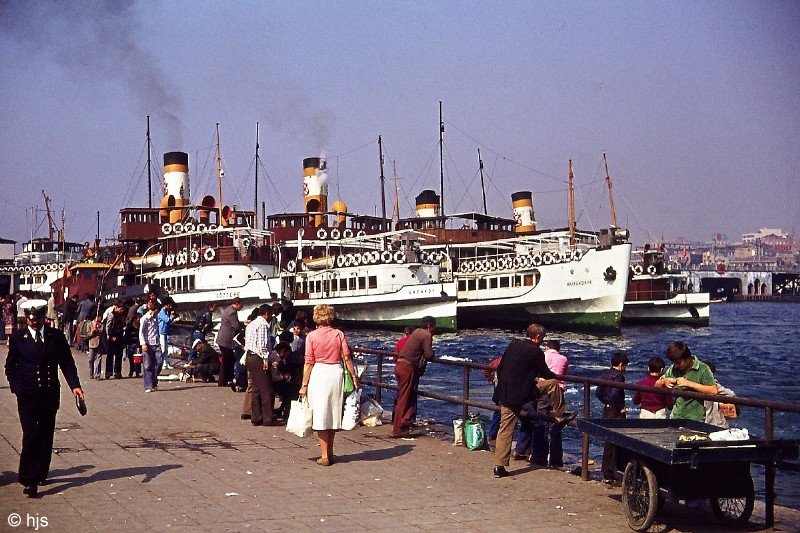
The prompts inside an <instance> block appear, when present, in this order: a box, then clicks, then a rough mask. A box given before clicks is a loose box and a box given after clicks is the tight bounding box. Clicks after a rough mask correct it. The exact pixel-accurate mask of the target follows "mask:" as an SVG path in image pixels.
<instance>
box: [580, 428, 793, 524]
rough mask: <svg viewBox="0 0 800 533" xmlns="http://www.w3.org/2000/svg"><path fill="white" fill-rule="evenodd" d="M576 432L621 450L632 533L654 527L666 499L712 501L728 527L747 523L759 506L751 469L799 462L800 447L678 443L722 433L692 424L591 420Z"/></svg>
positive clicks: (779, 443) (747, 442) (624, 500)
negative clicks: (755, 508)
mask: <svg viewBox="0 0 800 533" xmlns="http://www.w3.org/2000/svg"><path fill="white" fill-rule="evenodd" d="M578 429H580V430H581V431H583V432H585V433H588V434H589V435H590V436H592V437H597V438H601V439H605V440H606V441H607V442H610V443H612V444H614V445H616V446H617V452H616V461H617V465H616V466H617V470H618V471H620V472H622V473H623V477H622V503H623V505H624V506H625V514H626V516H627V519H628V525H629V526H630V527H631V529H633V530H634V531H645V530H647V529H648V528H649V527H650V526H651V525H652V523H653V520H654V519H655V516H656V513H657V512H658V510H659V508H660V507H661V504H662V503H663V501H664V500H663V498H664V494H665V493H669V494H670V495H671V496H672V497H673V498H674V499H682V500H693V499H706V498H708V499H709V500H710V503H711V508H712V509H713V511H714V514H716V516H717V518H719V519H720V521H722V522H723V523H724V524H726V525H729V526H735V525H741V524H744V523H746V522H747V521H748V520H749V519H750V515H751V514H752V512H753V504H754V501H755V493H754V489H753V478H752V476H751V475H750V464H751V463H761V464H769V463H776V462H781V461H783V460H785V459H793V458H797V456H798V442H800V441H796V440H769V441H768V440H763V439H758V438H751V439H749V440H743V441H721V442H714V441H708V440H701V441H688V442H682V441H680V437H681V436H682V435H685V436H687V437H691V436H692V435H698V436H708V434H709V433H712V432H715V431H720V430H721V428H719V427H716V426H711V425H708V424H704V423H701V422H695V421H692V420H642V419H631V420H628V419H602V420H601V419H588V420H579V421H578Z"/></svg>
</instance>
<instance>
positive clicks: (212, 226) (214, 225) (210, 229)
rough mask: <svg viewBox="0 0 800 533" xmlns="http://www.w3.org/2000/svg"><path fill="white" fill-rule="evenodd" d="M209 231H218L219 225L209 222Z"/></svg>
mask: <svg viewBox="0 0 800 533" xmlns="http://www.w3.org/2000/svg"><path fill="white" fill-rule="evenodd" d="M208 231H217V225H216V224H209V225H208Z"/></svg>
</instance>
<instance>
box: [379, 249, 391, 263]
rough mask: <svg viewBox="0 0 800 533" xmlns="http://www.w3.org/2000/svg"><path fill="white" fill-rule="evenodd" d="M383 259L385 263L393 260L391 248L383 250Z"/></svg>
mask: <svg viewBox="0 0 800 533" xmlns="http://www.w3.org/2000/svg"><path fill="white" fill-rule="evenodd" d="M381 261H383V262H384V263H391V262H392V252H390V251H389V250H384V251H383V252H381Z"/></svg>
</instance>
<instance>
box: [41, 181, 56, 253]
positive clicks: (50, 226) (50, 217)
mask: <svg viewBox="0 0 800 533" xmlns="http://www.w3.org/2000/svg"><path fill="white" fill-rule="evenodd" d="M42 196H44V208H45V210H46V211H47V226H48V230H49V236H50V240H51V241H52V240H53V237H54V230H53V226H55V223H54V222H53V215H52V214H51V213H50V198H48V197H47V195H46V194H45V193H44V189H42Z"/></svg>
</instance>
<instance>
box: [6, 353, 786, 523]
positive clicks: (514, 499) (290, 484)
mask: <svg viewBox="0 0 800 533" xmlns="http://www.w3.org/2000/svg"><path fill="white" fill-rule="evenodd" d="M5 354H6V348H5V347H2V349H0V358H1V359H2V361H3V362H5ZM75 355H76V358H77V359H78V362H79V370H80V371H81V375H82V377H85V375H86V374H87V369H86V368H85V367H86V364H85V362H84V361H85V357H84V356H83V354H80V353H78V352H75ZM84 387H85V391H86V395H87V404H88V407H89V414H88V416H86V417H81V416H80V415H79V414H78V413H77V410H76V409H75V408H74V402H73V401H72V399H71V398H70V397H69V396H67V392H66V390H64V391H63V392H64V394H63V395H62V409H61V411H59V416H58V430H57V431H56V436H55V443H56V447H57V449H58V453H57V454H55V455H54V457H53V463H52V468H51V477H52V483H51V484H49V485H46V486H44V487H42V488H41V493H42V494H43V497H42V498H41V499H37V500H30V499H27V498H26V497H24V495H23V494H22V490H21V486H20V485H18V484H17V483H16V468H17V461H18V457H19V455H18V454H19V445H20V441H21V432H20V427H19V422H18V418H17V413H16V402H15V401H14V397H13V396H12V395H11V394H10V392H9V390H8V385H7V382H6V380H5V377H4V376H3V377H2V378H0V437H1V438H0V472H1V473H0V531H11V530H12V528H11V527H10V526H9V525H8V524H9V523H10V522H13V521H14V519H15V518H16V516H15V515H14V513H16V515H17V516H19V517H20V518H21V520H22V525H20V526H19V527H17V528H16V529H14V530H26V529H27V530H30V529H33V528H34V526H35V525H36V521H37V520H38V521H39V526H40V529H42V526H44V521H46V522H47V526H48V527H47V529H49V530H55V531H90V530H100V531H110V530H112V529H113V530H115V531H151V530H152V531H162V532H163V531H196V530H202V531H282V530H289V531H293V532H296V531H305V530H320V531H351V530H354V531H366V530H369V531H416V530H423V531H430V530H437V531H438V530H445V531H459V532H463V531H489V530H493V531H553V530H567V529H569V530H570V531H576V530H577V531H626V530H628V529H627V525H626V522H625V519H624V515H623V508H622V505H621V504H620V490H619V489H614V488H608V487H606V486H605V485H603V484H602V483H599V482H597V481H590V482H582V481H581V480H580V478H579V477H576V476H573V475H571V474H569V473H566V472H561V471H553V470H546V469H536V468H534V467H531V466H529V465H527V463H515V464H512V468H511V470H512V474H513V476H511V477H509V478H505V479H494V478H492V476H491V469H492V465H493V461H492V455H491V454H490V453H488V452H469V451H467V450H466V448H463V447H454V446H453V445H452V444H451V443H450V441H448V440H444V437H441V438H440V437H437V436H435V435H433V436H432V435H426V436H421V437H418V438H415V439H413V440H395V439H391V438H389V436H388V435H389V429H390V427H389V426H388V425H385V426H382V427H378V428H358V429H356V430H354V431H350V432H341V433H339V434H338V436H337V439H336V453H337V460H338V462H337V463H336V464H334V465H333V466H331V467H328V468H325V467H320V466H318V465H317V464H316V463H315V462H314V461H315V459H316V458H317V457H318V456H319V454H318V448H317V446H316V439H315V438H308V439H299V438H297V437H295V436H293V435H290V434H289V433H286V431H285V430H284V429H283V428H280V427H275V428H272V427H253V426H251V425H250V423H249V422H246V421H242V420H240V417H239V414H240V409H241V402H242V397H243V395H242V394H235V393H233V392H232V391H231V390H230V389H226V388H219V387H217V386H216V385H210V384H199V383H198V384H191V383H189V384H187V383H180V382H166V383H162V384H161V385H160V390H159V391H158V392H157V393H152V394H145V393H144V392H143V390H142V385H141V381H140V380H138V379H123V380H114V381H101V382H98V381H91V380H88V381H84ZM777 515H778V521H779V523H778V528H777V529H778V530H783V531H789V530H796V529H793V528H797V524H800V513H798V512H796V511H791V510H787V509H782V508H781V509H778V512H777ZM753 521H754V522H756V523H758V522H759V521H760V522H761V523H763V506H761V507H759V506H758V505H757V508H756V513H755V515H754V518H753ZM26 526H27V527H26ZM654 530H657V531H716V530H719V524H718V523H717V522H716V521H715V519H714V517H713V516H712V515H711V512H710V510H694V511H690V510H688V509H686V508H685V507H680V506H677V505H673V504H671V503H667V505H666V506H665V508H664V510H663V511H662V513H661V514H660V515H659V522H657V525H656V526H655V528H654ZM751 530H758V526H757V525H754V526H753V528H752V529H751Z"/></svg>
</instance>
